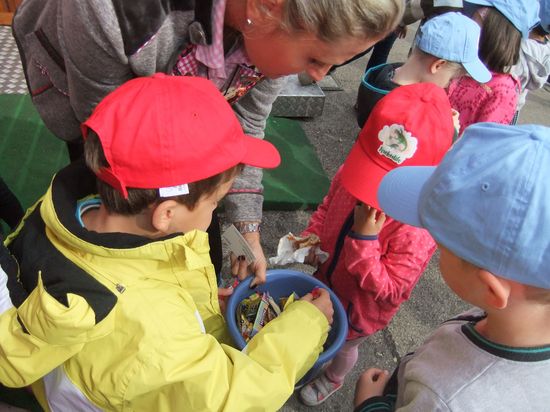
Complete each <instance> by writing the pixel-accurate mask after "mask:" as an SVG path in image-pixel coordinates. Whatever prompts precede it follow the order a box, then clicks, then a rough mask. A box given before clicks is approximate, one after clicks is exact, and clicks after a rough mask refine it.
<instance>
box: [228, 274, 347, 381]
mask: <svg viewBox="0 0 550 412" xmlns="http://www.w3.org/2000/svg"><path fill="white" fill-rule="evenodd" d="M251 281H252V278H249V279H247V280H246V281H244V282H242V283H241V284H240V285H239V286H238V287H237V288H236V289H235V290H234V291H233V294H232V295H231V296H230V297H229V301H228V302H227V309H226V321H227V327H228V329H229V333H230V334H231V336H232V338H233V340H234V341H235V344H236V345H237V347H238V348H239V349H243V348H244V347H245V346H246V342H245V340H244V338H243V336H242V335H241V331H240V329H239V327H238V324H237V318H236V313H237V307H238V306H239V303H240V302H241V301H242V300H243V299H245V298H248V297H249V296H250V295H252V294H254V292H259V293H263V292H269V294H270V296H271V297H272V298H273V299H275V300H276V301H278V300H279V299H280V298H284V297H288V296H289V295H291V294H292V293H293V292H295V293H296V294H297V295H298V296H300V297H301V296H304V295H305V294H307V293H309V292H311V291H312V290H313V289H314V288H316V287H322V288H324V289H326V290H328V292H329V293H330V299H331V301H332V305H333V307H334V316H333V322H332V325H331V329H330V332H329V334H328V337H327V340H326V342H325V344H324V347H323V352H321V354H320V355H319V358H318V359H317V362H315V364H314V365H313V367H312V368H311V369H310V370H309V371H308V372H307V373H306V375H305V376H304V377H303V378H302V379H301V380H300V381H299V382H298V383H297V384H296V387H299V386H302V385H303V384H305V383H307V382H308V381H309V380H311V379H313V378H314V377H315V375H316V374H317V373H318V372H319V371H320V369H321V367H322V366H323V364H325V363H326V362H328V361H329V360H331V359H332V358H333V357H334V356H336V354H337V353H338V351H339V350H340V348H341V347H342V345H343V344H344V342H345V341H346V336H347V334H348V321H347V316H346V312H345V310H344V307H343V306H342V304H341V303H340V300H339V299H338V297H337V296H336V295H335V294H334V292H332V291H331V290H330V289H329V288H328V287H327V286H326V285H325V284H324V283H322V282H321V281H319V280H317V279H315V278H314V277H313V276H311V275H308V274H305V273H303V272H299V271H296V270H288V269H274V270H269V271H268V272H267V277H266V282H265V283H264V284H263V285H260V286H258V287H256V288H255V289H250V287H249V286H250V282H251Z"/></svg>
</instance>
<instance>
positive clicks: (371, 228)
mask: <svg viewBox="0 0 550 412" xmlns="http://www.w3.org/2000/svg"><path fill="white" fill-rule="evenodd" d="M353 219H354V220H353V228H352V230H353V231H354V232H355V233H357V234H359V235H362V236H377V235H378V234H379V233H380V231H381V230H382V226H384V222H385V221H386V215H385V214H384V212H380V211H378V210H376V209H375V208H374V207H371V206H368V205H366V204H364V203H358V204H357V206H355V211H354V215H353Z"/></svg>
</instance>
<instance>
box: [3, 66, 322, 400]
mask: <svg viewBox="0 0 550 412" xmlns="http://www.w3.org/2000/svg"><path fill="white" fill-rule="evenodd" d="M82 130H83V135H84V137H85V158H86V163H87V165H88V167H89V168H87V167H86V165H85V164H84V163H83V162H76V163H73V164H71V165H69V166H68V167H67V168H65V169H63V170H61V171H60V172H59V173H58V174H57V175H56V176H55V177H54V179H53V181H52V184H51V186H50V188H49V189H48V191H47V192H46V194H45V196H44V197H43V198H42V199H41V200H40V201H39V202H38V203H37V205H36V206H35V207H34V208H33V209H31V210H30V211H29V212H27V215H26V217H25V220H24V224H23V225H22V226H20V228H19V230H18V231H17V232H16V233H15V234H14V235H13V236H11V237H10V239H8V246H9V249H10V251H11V253H12V254H13V255H14V256H15V257H16V258H17V259H18V260H19V267H20V271H19V273H18V276H17V274H15V273H12V274H11V275H12V276H10V277H9V279H8V288H9V289H10V297H11V299H12V303H13V307H11V308H7V309H6V308H5V307H4V310H5V311H4V312H3V314H2V316H0V335H1V336H2V340H1V342H0V353H1V354H2V356H1V357H0V381H1V382H2V383H3V384H4V385H7V386H23V385H27V384H29V383H33V382H35V381H36V382H35V383H34V384H33V390H34V391H35V394H36V395H37V397H38V398H39V400H40V402H41V404H42V406H43V407H44V408H45V409H46V410H59V411H66V410H86V411H97V410H117V411H118V410H135V411H137V410H143V411H172V410H184V411H191V410H212V411H213V410H221V409H224V410H243V409H249V408H251V407H256V408H259V409H266V410H276V409H278V408H279V407H281V406H282V404H283V403H284V402H285V401H286V399H287V398H288V397H289V396H290V394H291V393H292V391H293V388H294V384H295V382H296V381H297V380H298V379H300V378H301V377H302V376H303V375H304V374H305V372H306V371H307V370H308V369H309V368H310V367H311V366H312V365H313V363H314V362H315V360H316V359H317V357H318V355H319V353H320V351H321V350H322V345H323V342H324V340H325V339H326V336H327V331H328V328H329V323H330V322H331V320H332V305H331V303H330V299H329V297H328V293H327V292H326V291H325V290H323V291H320V294H319V295H318V296H317V297H316V298H315V299H314V298H313V296H311V294H308V295H306V296H305V297H304V298H303V299H302V300H300V301H298V302H296V303H294V304H292V305H290V306H289V307H288V309H287V310H285V312H284V313H283V314H282V315H281V316H280V317H278V318H277V319H275V320H274V321H273V322H270V323H269V324H268V325H267V326H266V327H265V328H264V329H263V330H262V331H261V332H260V333H258V334H257V335H256V336H255V337H254V338H253V339H252V340H251V341H250V343H249V344H248V346H247V350H246V351H245V352H240V351H238V350H236V349H234V348H232V347H231V346H228V345H227V344H224V343H223V342H230V339H229V338H228V334H227V331H226V328H225V323H224V319H223V316H222V313H221V311H220V307H219V303H218V293H217V292H218V290H217V286H216V275H215V273H214V270H213V266H212V264H211V261H210V257H209V254H208V252H209V247H208V237H207V234H206V233H205V232H204V230H206V228H207V227H208V226H209V224H210V220H211V216H212V211H213V210H214V208H215V207H216V205H217V202H218V201H219V200H220V199H221V198H222V197H223V196H224V195H225V193H226V192H227V191H228V189H229V188H230V187H231V184H232V182H233V180H234V179H235V176H236V175H237V174H238V172H239V171H240V170H241V167H242V165H244V164H246V165H251V166H256V167H275V166H277V165H278V164H279V161H280V158H279V154H278V152H277V150H276V149H275V148H274V147H273V146H272V145H271V144H270V143H268V142H265V141H262V140H260V139H256V138H251V137H249V136H246V135H244V134H243V132H242V128H241V127H240V125H239V123H238V121H237V119H236V117H235V115H234V114H233V112H232V110H231V108H230V106H229V104H228V103H227V102H226V101H225V99H224V98H223V97H222V95H221V94H220V93H219V92H218V91H217V89H216V88H215V86H213V85H212V84H211V83H210V82H209V81H208V80H205V79H201V78H191V77H171V76H165V75H162V74H158V75H155V76H153V77H147V78H137V79H134V80H131V81H129V82H128V83H126V84H125V85H123V86H121V87H119V88H117V89H116V90H115V91H114V92H112V93H111V94H110V95H108V96H107V97H106V98H105V99H104V100H103V101H102V102H101V103H100V104H99V105H98V106H97V108H96V109H95V111H94V113H93V114H92V116H91V117H90V118H89V119H88V120H87V121H86V122H85V123H84V124H83V126H82ZM98 192H99V196H98V195H97V194H96V193H98ZM4 306H5V305H4ZM304 325H307V327H304ZM40 378H42V379H40ZM243 388H245V389H246V395H243Z"/></svg>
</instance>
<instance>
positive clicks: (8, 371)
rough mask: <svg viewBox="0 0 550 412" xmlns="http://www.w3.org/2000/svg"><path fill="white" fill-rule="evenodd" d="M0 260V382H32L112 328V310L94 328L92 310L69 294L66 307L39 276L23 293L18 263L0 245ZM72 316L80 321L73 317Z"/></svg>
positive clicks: (6, 383)
mask: <svg viewBox="0 0 550 412" xmlns="http://www.w3.org/2000/svg"><path fill="white" fill-rule="evenodd" d="M0 265H1V268H0V336H1V339H0V383H2V384H3V385H5V386H8V387H23V386H27V385H30V384H31V383H33V382H34V381H36V380H37V379H39V378H41V377H43V376H44V375H46V374H47V373H48V372H50V371H51V370H52V369H54V368H55V367H57V366H59V365H61V364H62V363H63V362H65V361H66V360H67V359H69V358H70V357H72V356H73V355H74V354H76V353H78V352H79V351H80V350H81V349H82V346H83V345H84V343H85V342H86V341H88V340H91V339H94V335H95V338H97V337H100V336H103V335H104V334H106V333H109V332H110V330H111V327H112V325H113V322H112V321H113V320H114V317H113V316H107V318H105V319H104V320H103V322H102V323H101V324H100V325H96V327H94V328H92V326H94V325H95V317H94V313H93V311H92V310H90V308H89V307H88V306H87V305H86V303H85V301H83V300H81V299H79V297H78V296H70V297H69V299H68V302H69V307H65V306H64V305H62V304H60V303H59V302H58V301H56V300H55V299H54V298H53V297H52V296H50V295H49V294H48V293H47V292H46V290H45V289H44V287H43V285H42V281H41V279H40V278H39V280H38V284H37V286H36V288H35V289H34V291H33V292H32V293H31V294H30V295H29V294H27V293H26V292H25V290H24V288H23V287H22V285H21V284H20V283H19V282H18V280H17V263H16V262H15V260H14V259H13V258H12V257H11V255H10V254H9V252H8V250H7V249H6V248H5V247H4V246H0ZM12 300H13V301H14V302H13V303H12ZM14 303H15V304H16V305H17V307H15V306H14ZM75 319H78V326H76V325H75V324H73V323H72V322H73V321H74V320H75ZM87 321H88V323H86V322H87ZM64 322H66V323H64ZM92 329H93V330H92Z"/></svg>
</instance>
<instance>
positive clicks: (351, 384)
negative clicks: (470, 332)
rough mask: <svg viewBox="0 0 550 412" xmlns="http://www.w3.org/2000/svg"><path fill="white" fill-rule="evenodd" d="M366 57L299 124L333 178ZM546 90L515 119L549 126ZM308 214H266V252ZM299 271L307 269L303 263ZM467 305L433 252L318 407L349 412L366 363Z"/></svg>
mask: <svg viewBox="0 0 550 412" xmlns="http://www.w3.org/2000/svg"><path fill="white" fill-rule="evenodd" d="M412 35H413V31H412V30H410V31H409V35H408V36H407V38H406V39H404V40H398V41H397V42H396V43H395V45H394V48H393V50H392V53H391V54H390V58H389V61H390V62H395V61H404V60H405V59H406V56H407V52H408V50H409V47H410V44H411V42H412ZM367 59H368V55H367V56H366V57H364V58H362V59H360V60H358V61H356V62H354V63H352V64H349V65H347V66H345V67H341V68H338V69H337V70H336V72H334V73H333V78H334V79H335V80H336V81H337V83H339V84H340V85H341V86H342V88H343V89H344V90H343V91H332V92H326V94H327V98H326V101H325V107H324V113H323V115H322V116H321V117H317V118H314V119H311V120H303V121H302V126H303V128H304V130H305V132H306V134H307V136H308V137H309V139H310V141H311V142H312V144H313V145H314V146H315V148H316V150H317V154H318V156H319V158H320V160H321V163H322V165H323V167H324V169H325V171H326V172H327V174H328V176H329V177H330V178H332V176H333V175H334V174H335V172H336V170H337V169H338V167H339V166H340V165H341V164H342V162H343V161H344V159H345V156H346V154H347V153H348V151H349V149H350V147H351V146H352V144H353V141H354V139H355V137H356V135H357V133H358V131H359V128H358V127H357V125H356V121H355V113H354V110H353V105H354V104H355V98H356V93H357V87H358V84H359V79H360V77H361V74H362V73H363V70H364V68H365V66H366V63H367ZM549 109H550V90H545V89H541V90H539V91H536V92H531V93H530V94H529V96H528V100H527V104H526V106H525V107H524V109H523V111H522V113H521V116H520V121H519V123H538V124H545V125H548V126H550V110H549ZM309 215H310V212H304V211H296V212H269V211H268V212H265V215H264V227H263V234H262V237H263V243H264V248H265V252H266V255H267V256H273V255H274V254H275V252H276V245H277V240H278V238H279V237H280V236H282V235H283V234H285V233H287V232H288V231H292V232H294V233H299V232H300V231H301V230H302V229H303V228H304V227H305V225H306V224H307V221H308V218H309ZM299 268H300V269H303V270H308V271H311V269H310V268H309V267H308V266H303V265H300V267H299ZM467 308H468V305H467V304H466V303H464V302H462V301H461V300H459V299H458V298H457V297H456V296H455V295H454V294H453V293H452V292H451V291H450V290H449V289H448V288H447V286H446V285H445V284H444V282H443V281H442V280H441V278H440V276H439V270H438V256H437V255H436V256H434V258H433V259H432V261H431V263H430V265H429V266H428V268H427V270H426V272H425V273H424V275H423V277H422V278H421V280H420V282H419V284H418V285H417V287H416V288H415V290H414V292H413V294H412V296H411V299H410V300H409V301H408V302H406V303H405V304H404V305H403V306H402V308H401V310H400V311H399V313H398V314H397V315H396V317H395V318H394V319H393V321H392V322H391V323H390V325H389V326H388V327H387V328H386V329H384V330H382V331H380V332H378V333H376V334H374V335H373V336H371V337H369V338H368V340H367V341H366V342H365V343H364V344H363V345H362V346H361V348H360V357H359V361H358V363H357V365H356V367H355V368H354V370H353V371H352V373H351V374H350V375H349V376H348V378H347V379H346V382H345V383H344V386H343V388H342V389H341V390H340V391H338V392H336V393H335V394H334V395H333V396H332V397H330V398H329V399H328V400H327V401H326V402H325V403H324V404H322V405H321V406H319V407H317V410H320V411H349V410H352V409H353V395H354V389H355V382H356V380H357V378H358V376H359V374H360V373H361V372H362V371H363V370H365V369H366V368H367V367H369V366H375V365H376V366H379V367H383V368H387V369H389V370H393V368H394V367H395V366H396V364H397V361H398V359H399V358H400V356H403V355H404V354H406V353H408V352H410V351H412V350H413V349H414V348H415V347H417V346H418V345H419V344H420V343H421V342H422V341H423V340H424V338H425V337H426V336H427V334H428V333H429V332H430V331H431V330H432V329H434V328H435V327H436V326H437V325H438V324H439V323H440V322H442V321H444V320H445V319H448V318H449V317H451V316H453V315H455V314H457V313H460V312H461V311H463V310H465V309H467ZM281 410H282V411H285V412H292V411H306V410H311V408H308V407H306V406H304V405H302V404H301V403H300V402H299V401H298V400H297V398H296V394H294V395H293V396H292V397H291V398H290V399H289V400H288V402H287V403H286V404H285V405H284V407H283V408H282V409H281Z"/></svg>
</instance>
